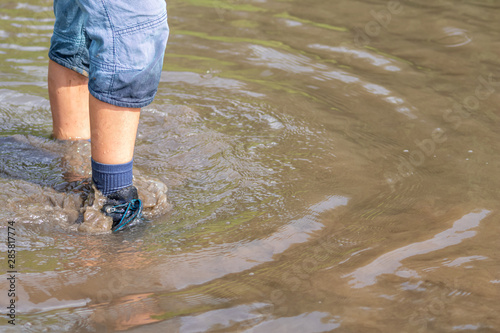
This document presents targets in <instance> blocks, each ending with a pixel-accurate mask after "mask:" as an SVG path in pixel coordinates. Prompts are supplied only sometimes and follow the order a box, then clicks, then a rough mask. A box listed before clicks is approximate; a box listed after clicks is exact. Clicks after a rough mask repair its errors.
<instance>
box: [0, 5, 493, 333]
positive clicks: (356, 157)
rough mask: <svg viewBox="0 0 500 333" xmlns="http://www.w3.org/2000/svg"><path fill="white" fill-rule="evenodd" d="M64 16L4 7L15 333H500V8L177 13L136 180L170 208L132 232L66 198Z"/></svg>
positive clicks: (6, 184) (3, 189)
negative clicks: (60, 41) (51, 67)
mask: <svg viewBox="0 0 500 333" xmlns="http://www.w3.org/2000/svg"><path fill="white" fill-rule="evenodd" d="M51 6H52V3H51V2H49V1H42V0H29V1H28V2H24V3H15V2H4V3H2V4H1V5H0V7H1V8H2V10H1V14H0V15H1V16H0V18H1V20H0V76H1V80H0V101H1V103H0V133H1V134H0V135H1V138H0V139H1V140H0V145H1V147H0V152H1V162H2V165H1V167H0V177H1V178H0V185H1V186H0V198H1V199H2V202H3V204H4V205H3V206H4V208H3V209H2V210H1V211H0V222H1V226H2V229H1V230H2V232H1V233H2V235H3V236H2V237H3V239H6V236H7V230H6V228H7V221H9V220H15V221H16V232H17V249H18V253H17V260H18V264H17V266H18V270H19V272H20V273H19V274H20V278H19V280H18V281H17V289H18V296H19V299H18V301H17V304H18V309H17V311H18V312H17V315H18V317H17V320H18V321H17V325H16V329H18V330H21V331H25V332H41V331H43V330H44V329H45V330H46V331H48V332H67V331H72V332H92V331H96V332H113V331H121V330H129V331H131V332H329V331H338V332H448V331H460V332H461V331H480V332H495V331H499V330H500V321H499V319H498V318H497V317H498V316H497V313H498V312H499V311H500V308H499V307H500V303H499V302H498V299H499V297H500V265H499V264H500V257H499V255H498V253H500V251H499V250H500V243H499V242H498V236H499V235H500V228H499V226H498V224H497V223H496V221H497V219H498V216H499V214H498V200H499V195H498V188H499V185H500V178H499V172H498V171H499V170H500V168H499V162H498V161H499V158H498V156H500V146H499V145H498V142H499V140H500V131H499V130H498V128H499V123H498V111H497V106H498V105H499V102H500V99H499V97H498V96H499V95H498V90H499V89H500V72H499V71H498V68H499V64H500V60H499V58H498V54H499V52H500V44H499V43H498V40H499V38H498V37H499V36H498V35H499V31H500V29H499V28H500V26H499V23H498V15H497V12H498V10H499V9H500V8H499V6H500V5H499V4H498V3H497V2H495V1H486V0H482V1H479V0H476V1H461V2H451V1H446V0H441V1H437V2H436V1H434V2H431V1H420V2H416V1H405V2H402V1H401V2H399V1H387V2H386V1H333V2H332V1H330V2H328V1H320V0H315V1H309V2H307V3H306V2H299V1H295V0H291V1H261V2H234V1H230V2H223V1H195V0H190V1H187V2H181V1H171V2H169V4H168V9H169V22H170V26H171V37H170V40H169V45H168V47H167V55H166V59H165V65H164V73H163V74H162V81H161V83H160V87H159V91H158V95H157V97H156V100H155V102H154V103H153V104H152V105H150V106H148V107H146V108H144V109H143V111H142V114H141V124H140V128H139V134H138V139H137V146H136V153H135V165H136V167H137V169H138V171H140V173H141V174H142V175H143V176H146V177H150V178H152V179H156V180H158V181H160V182H163V183H165V184H167V185H168V187H169V193H168V198H169V202H170V204H171V209H170V210H169V212H168V213H167V214H164V215H161V216H160V217H155V218H154V219H152V220H151V221H150V222H149V223H147V224H146V225H144V226H142V227H140V228H136V229H134V230H133V231H131V232H129V233H122V234H119V235H110V234H85V233H82V232H79V231H77V230H76V229H75V228H74V226H72V225H71V224H70V223H68V220H70V218H71V217H72V216H73V215H72V214H73V213H72V211H74V208H73V206H71V205H70V204H69V203H67V202H68V201H67V200H69V199H65V198H67V197H69V195H68V192H64V191H63V192H60V191H59V192H58V191H56V190H53V189H52V188H61V186H63V185H64V184H65V182H66V180H65V178H64V165H65V164H64V161H63V159H64V156H62V155H61V147H60V146H59V145H58V143H55V142H53V141H51V140H50V139H49V136H50V133H51V118H50V106H49V103H48V95H47V91H46V89H47V84H46V72H47V71H46V66H47V61H48V60H47V56H46V54H47V51H48V47H49V41H50V36H51V31H52V24H53V15H52V12H51ZM13 135H22V136H14V138H15V140H13V139H12V138H13ZM23 138H24V139H23ZM23 140H24V141H23ZM26 142H27V143H26ZM75 154H80V152H79V151H75ZM64 200H66V201H64ZM64 202H66V204H65V203H64ZM1 244H3V245H1V246H2V249H6V248H7V247H6V243H5V242H4V241H2V243H1ZM6 265H7V263H6V257H5V256H4V257H3V258H2V267H7V266H6ZM1 281H4V282H0V285H1V286H2V288H1V289H2V290H4V291H5V290H6V289H7V288H6V287H7V283H6V282H5V281H6V279H5V278H3V279H1ZM7 301H8V298H7V296H6V294H5V293H4V295H3V296H2V297H0V305H1V306H2V307H3V308H5V306H6V304H7ZM2 325H4V326H2V329H4V330H5V331H6V332H9V331H12V332H15V331H16V330H14V329H13V328H12V327H10V326H9V325H7V323H6V322H5V321H4V322H2Z"/></svg>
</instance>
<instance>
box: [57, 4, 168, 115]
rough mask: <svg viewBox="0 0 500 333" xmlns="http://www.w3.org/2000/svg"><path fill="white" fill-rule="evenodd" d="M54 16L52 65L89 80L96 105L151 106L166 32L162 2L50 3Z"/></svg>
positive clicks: (165, 11)
mask: <svg viewBox="0 0 500 333" xmlns="http://www.w3.org/2000/svg"><path fill="white" fill-rule="evenodd" d="M54 13H55V16H56V21H55V24H54V34H53V35H52V39H51V45H50V50H49V58H50V59H51V60H53V61H54V62H56V63H58V64H59V65H62V66H64V67H67V68H69V69H72V70H74V71H76V72H78V73H80V74H82V75H85V76H87V77H88V78H89V92H90V93H91V94H92V96H94V97H95V98H97V99H98V100H101V101H103V102H106V103H109V104H113V105H116V106H121V107H128V108H140V107H143V106H146V105H148V104H150V103H151V102H152V101H153V98H154V96H155V94H156V91H157V89H158V83H159V82H160V76H161V71H162V66H163V57H164V54H165V47H166V44H167V38H168V32H169V29H168V24H167V10H166V3H165V0H139V1H130V0H54Z"/></svg>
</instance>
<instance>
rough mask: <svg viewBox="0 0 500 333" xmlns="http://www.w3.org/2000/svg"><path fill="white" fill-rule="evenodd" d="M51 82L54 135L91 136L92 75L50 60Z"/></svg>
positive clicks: (49, 82)
mask: <svg viewBox="0 0 500 333" xmlns="http://www.w3.org/2000/svg"><path fill="white" fill-rule="evenodd" d="M48 85H49V100H50V108H51V110H52V124H53V135H54V138H56V139H60V140H80V139H84V140H87V139H90V122H89V90H88V78H87V77H85V76H83V75H81V74H79V73H77V72H75V71H73V70H71V69H68V68H66V67H64V66H61V65H59V64H57V63H55V62H54V61H52V60H49V75H48Z"/></svg>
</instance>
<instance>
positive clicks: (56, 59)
mask: <svg viewBox="0 0 500 333" xmlns="http://www.w3.org/2000/svg"><path fill="white" fill-rule="evenodd" d="M49 59H50V60H52V61H53V62H55V63H56V64H58V65H61V66H63V67H66V68H68V69H71V70H72V71H75V72H77V73H78V74H81V75H83V76H85V77H89V72H88V71H87V70H86V69H85V68H83V67H78V66H74V65H73V64H72V63H71V62H69V61H67V60H66V59H63V58H59V57H57V56H55V55H53V54H52V53H50V52H49Z"/></svg>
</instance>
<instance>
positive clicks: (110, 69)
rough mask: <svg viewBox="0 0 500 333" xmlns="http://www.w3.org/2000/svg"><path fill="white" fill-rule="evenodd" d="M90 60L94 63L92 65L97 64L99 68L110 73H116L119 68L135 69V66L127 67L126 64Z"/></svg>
mask: <svg viewBox="0 0 500 333" xmlns="http://www.w3.org/2000/svg"><path fill="white" fill-rule="evenodd" d="M90 62H91V63H92V65H94V66H96V67H97V68H98V69H104V70H106V71H108V72H110V73H115V72H116V71H117V70H120V69H122V70H131V69H132V70H133V69H135V68H132V67H126V66H121V65H117V64H112V65H110V64H107V63H105V62H100V61H97V60H93V59H92V60H90Z"/></svg>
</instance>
